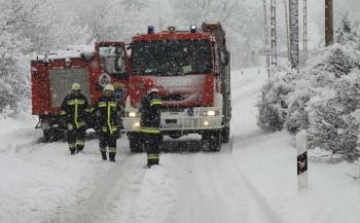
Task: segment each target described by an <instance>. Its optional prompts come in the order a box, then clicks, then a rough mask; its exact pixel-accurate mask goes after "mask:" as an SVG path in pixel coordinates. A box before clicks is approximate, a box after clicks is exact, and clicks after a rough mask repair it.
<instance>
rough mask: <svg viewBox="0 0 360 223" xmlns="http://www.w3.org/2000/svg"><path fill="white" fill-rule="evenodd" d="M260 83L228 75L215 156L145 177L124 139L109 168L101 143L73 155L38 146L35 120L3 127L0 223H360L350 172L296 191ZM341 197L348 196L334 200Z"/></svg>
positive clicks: (287, 151)
mask: <svg viewBox="0 0 360 223" xmlns="http://www.w3.org/2000/svg"><path fill="white" fill-rule="evenodd" d="M266 78H267V75H266V72H264V70H261V72H260V73H259V72H258V70H257V69H249V70H246V71H245V72H244V73H243V74H242V73H241V72H233V73H232V101H233V118H232V123H231V130H232V132H231V135H232V137H231V138H232V139H231V143H228V144H223V148H222V150H221V151H220V152H218V153H213V152H189V151H183V149H177V152H175V153H162V154H161V159H160V163H161V164H160V165H159V166H155V167H153V168H151V169H147V168H144V165H145V163H146V154H132V153H130V151H129V148H128V141H127V138H126V136H123V137H122V138H121V139H119V140H118V154H117V162H116V163H110V162H108V161H106V162H104V161H102V160H101V158H100V153H99V150H98V140H97V139H91V140H88V141H86V145H85V151H84V153H82V154H77V155H75V156H70V155H69V151H68V149H67V144H66V143H65V142H54V143H50V144H38V143H36V141H37V139H38V137H39V136H40V135H41V133H40V132H39V131H36V130H34V129H33V127H34V125H35V124H36V119H35V118H33V117H31V116H30V117H29V116H27V115H19V116H18V117H15V118H13V119H7V120H1V123H2V125H3V126H4V127H3V128H1V129H0V130H1V131H0V136H1V139H2V144H1V145H0V176H1V181H0V198H1V199H0V222H4V223H13V222H17V223H25V222H26V223H29V222H31V223H32V222H34V223H35V222H36V223H38V222H40V223H49V222H52V223H55V222H61V223H63V222H66V223H97V222H107V223H115V222H126V223H147V222H148V223H150V222H151V223H154V222H157V223H160V222H164V223H165V222H166V223H167V222H172V223H188V222H193V223H198V222H206V223H219V222H223V223H237V222H249V223H258V222H261V223H281V222H287V223H288V222H291V223H300V222H301V223H303V222H314V223H317V222H319V223H320V222H325V221H326V222H329V223H330V222H331V223H335V222H349V223H350V222H351V223H352V222H357V221H356V220H354V219H359V218H358V217H357V216H359V214H354V213H360V207H359V205H356V204H359V203H360V196H359V195H360V190H359V187H358V184H357V183H356V181H355V182H354V180H353V179H352V178H350V177H347V176H346V173H348V172H350V171H352V168H353V166H351V165H349V164H346V163H340V164H339V165H336V166H334V167H333V168H328V167H327V168H325V167H324V166H323V165H322V164H321V163H320V164H312V165H313V166H310V170H311V171H313V172H310V174H309V181H310V190H309V191H304V192H302V193H299V192H298V191H297V182H296V165H295V160H296V149H295V143H294V141H293V140H292V138H291V136H289V135H288V134H287V133H285V132H279V133H274V134H269V135H268V134H264V133H263V132H261V131H260V130H259V129H258V127H257V126H256V113H257V109H256V107H255V104H256V99H257V98H258V96H259V92H260V88H261V86H262V84H263V83H264V81H265V80H266ZM188 138H189V139H194V138H196V137H194V136H190V137H188ZM182 146H183V145H180V147H182ZM191 146H194V144H191ZM336 168H338V170H337V171H334V170H335V169H336ZM323 173H325V175H324V174H323ZM330 173H331V174H333V175H335V176H336V177H337V178H336V179H340V181H334V179H335V178H334V177H333V176H332V175H331V174H330ZM312 174H313V175H312ZM318 176H321V177H318ZM340 188H341V189H342V188H348V190H346V193H344V192H343V193H342V194H341V196H335V197H331V195H332V196H334V194H335V193H334V191H336V192H338V190H339V189H340ZM326 189H331V190H330V191H326ZM341 189H340V190H341ZM340 202H342V203H343V204H340ZM324 204H326V205H324ZM350 207H351V208H350ZM334 210H336V213H339V214H340V215H334V214H333V213H334ZM328 216H330V217H328ZM353 220H354V221H353Z"/></svg>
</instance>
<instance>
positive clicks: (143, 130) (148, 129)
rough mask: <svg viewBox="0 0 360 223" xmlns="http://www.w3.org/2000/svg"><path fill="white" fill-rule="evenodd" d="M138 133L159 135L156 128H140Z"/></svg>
mask: <svg viewBox="0 0 360 223" xmlns="http://www.w3.org/2000/svg"><path fill="white" fill-rule="evenodd" d="M140 132H143V133H160V130H159V129H158V128H154V127H144V126H141V127H140Z"/></svg>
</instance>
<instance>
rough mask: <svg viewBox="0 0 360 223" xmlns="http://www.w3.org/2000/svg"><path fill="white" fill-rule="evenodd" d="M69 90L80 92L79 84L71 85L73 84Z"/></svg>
mask: <svg viewBox="0 0 360 223" xmlns="http://www.w3.org/2000/svg"><path fill="white" fill-rule="evenodd" d="M71 90H72V91H80V90H81V86H80V84H79V83H73V84H72V85H71Z"/></svg>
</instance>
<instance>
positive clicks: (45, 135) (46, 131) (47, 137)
mask: <svg viewBox="0 0 360 223" xmlns="http://www.w3.org/2000/svg"><path fill="white" fill-rule="evenodd" d="M50 138H51V130H50V129H43V138H42V140H41V141H42V142H49V141H50Z"/></svg>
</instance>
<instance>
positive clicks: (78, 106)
mask: <svg viewBox="0 0 360 223" xmlns="http://www.w3.org/2000/svg"><path fill="white" fill-rule="evenodd" d="M88 107H89V103H88V101H87V99H86V97H85V96H84V95H82V94H80V95H78V96H75V95H74V94H69V95H67V96H66V97H65V99H64V101H63V103H62V104H61V115H63V116H64V117H65V119H66V122H67V123H72V124H74V125H75V126H76V127H81V126H83V125H85V122H86V118H87V111H88Z"/></svg>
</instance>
